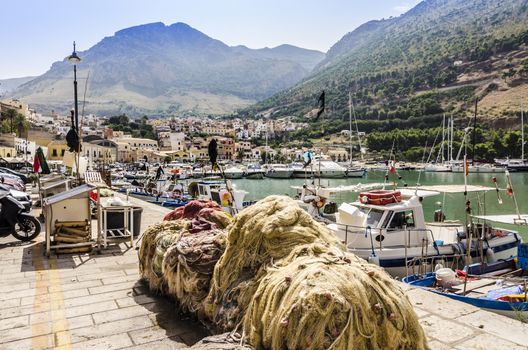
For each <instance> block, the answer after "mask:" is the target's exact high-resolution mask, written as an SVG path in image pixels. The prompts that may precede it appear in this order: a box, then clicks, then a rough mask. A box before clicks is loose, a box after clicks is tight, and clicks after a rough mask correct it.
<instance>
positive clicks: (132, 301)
mask: <svg viewBox="0 0 528 350" xmlns="http://www.w3.org/2000/svg"><path fill="white" fill-rule="evenodd" d="M158 299H159V298H155V297H151V296H148V295H144V294H143V295H135V296H129V297H127V298H120V299H116V303H117V305H119V307H120V308H122V307H128V306H134V305H143V304H148V303H153V302H156V301H157V300H158Z"/></svg>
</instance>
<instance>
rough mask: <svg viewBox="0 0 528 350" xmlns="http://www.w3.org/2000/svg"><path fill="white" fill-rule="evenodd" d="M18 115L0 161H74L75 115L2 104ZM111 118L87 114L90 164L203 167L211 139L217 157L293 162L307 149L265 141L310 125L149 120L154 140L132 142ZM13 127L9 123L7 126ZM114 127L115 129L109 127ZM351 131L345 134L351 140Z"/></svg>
mask: <svg viewBox="0 0 528 350" xmlns="http://www.w3.org/2000/svg"><path fill="white" fill-rule="evenodd" d="M10 109H11V110H15V111H16V113H18V114H20V115H23V116H24V117H25V119H26V120H27V121H28V130H26V131H24V132H23V134H21V133H18V134H17V132H16V130H14V131H13V132H8V133H3V134H2V136H1V137H0V157H2V158H3V159H4V161H6V162H24V161H26V162H27V161H30V162H31V160H32V159H33V157H34V155H35V151H36V149H37V148H38V147H41V148H42V149H43V151H44V154H45V155H46V157H47V159H48V160H49V161H51V162H54V161H55V162H63V163H64V164H65V165H66V166H68V164H69V163H72V162H73V155H72V154H73V153H72V152H68V150H69V147H68V145H67V142H66V139H65V137H66V134H67V133H68V131H69V130H70V128H71V125H72V122H71V116H70V115H62V114H59V113H55V112H52V113H49V114H43V113H38V112H36V111H34V110H32V109H31V108H29V106H28V105H27V104H26V103H24V102H22V101H19V100H5V101H1V102H0V111H7V110H10ZM109 119H110V118H109V117H107V116H97V115H93V114H88V115H85V116H83V117H82V120H81V122H80V124H81V125H80V137H81V138H82V155H84V156H85V157H86V158H87V159H88V162H89V164H91V165H97V164H100V163H115V162H119V163H134V162H138V161H144V160H145V159H148V161H149V162H159V163H162V162H169V161H181V162H199V161H202V160H206V159H207V157H208V154H207V145H208V144H209V142H210V141H211V139H213V138H214V139H216V140H217V142H218V158H219V159H220V160H223V161H239V162H266V161H269V162H278V163H284V162H291V161H297V160H301V159H302V155H303V153H304V152H306V150H307V149H308V148H306V147H295V148H291V147H274V148H273V147H271V146H269V145H267V140H268V139H269V140H272V139H274V138H276V137H278V136H280V135H287V134H288V133H289V132H292V131H295V130H298V129H302V128H306V127H308V123H299V122H294V121H292V120H291V119H292V118H291V117H286V118H281V119H276V120H271V119H268V118H260V119H251V120H242V119H238V118H235V119H230V120H222V119H216V118H207V117H186V118H181V117H178V118H177V117H173V118H168V119H148V120H147V123H148V124H149V125H151V126H152V130H153V134H154V137H155V138H156V139H154V138H146V137H133V135H132V134H130V133H127V132H124V131H118V130H113V129H112V128H111V127H109ZM7 122H8V123H9V121H7ZM110 125H111V124H110ZM347 132H348V130H344V133H345V134H347V135H348V133H347ZM314 149H315V150H316V151H318V152H323V153H325V154H326V155H327V156H329V157H330V158H331V159H333V160H335V161H347V160H349V149H348V148H346V147H344V146H334V147H328V146H325V147H324V148H323V149H321V148H319V147H317V146H316V147H315V148H314Z"/></svg>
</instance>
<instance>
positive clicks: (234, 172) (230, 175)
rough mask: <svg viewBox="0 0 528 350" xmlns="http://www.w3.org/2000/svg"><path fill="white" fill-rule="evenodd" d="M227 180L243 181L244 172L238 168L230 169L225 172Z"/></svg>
mask: <svg viewBox="0 0 528 350" xmlns="http://www.w3.org/2000/svg"><path fill="white" fill-rule="evenodd" d="M224 175H225V177H226V179H241V178H243V177H244V171H243V170H242V169H240V168H238V167H235V166H233V167H230V168H227V169H225V170H224Z"/></svg>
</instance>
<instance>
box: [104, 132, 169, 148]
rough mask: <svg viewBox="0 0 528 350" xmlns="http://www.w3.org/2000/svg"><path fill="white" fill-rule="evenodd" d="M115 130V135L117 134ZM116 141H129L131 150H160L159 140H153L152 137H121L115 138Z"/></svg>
mask: <svg viewBox="0 0 528 350" xmlns="http://www.w3.org/2000/svg"><path fill="white" fill-rule="evenodd" d="M115 133H116V132H115V131H114V135H115ZM114 141H115V142H119V143H123V142H126V143H128V145H129V147H130V150H132V151H136V150H139V149H141V150H151V151H158V150H159V148H158V141H156V140H151V139H143V138H138V137H121V138H115V139H114Z"/></svg>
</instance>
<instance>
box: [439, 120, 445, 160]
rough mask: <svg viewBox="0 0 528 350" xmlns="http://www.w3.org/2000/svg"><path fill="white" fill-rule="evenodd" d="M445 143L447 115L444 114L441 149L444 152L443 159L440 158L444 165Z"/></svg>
mask: <svg viewBox="0 0 528 350" xmlns="http://www.w3.org/2000/svg"><path fill="white" fill-rule="evenodd" d="M444 142H445V113H444V116H443V117H442V147H441V148H440V149H441V151H440V152H442V157H441V158H440V160H441V161H442V164H443V163H444V161H445V159H444V152H445V150H444Z"/></svg>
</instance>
